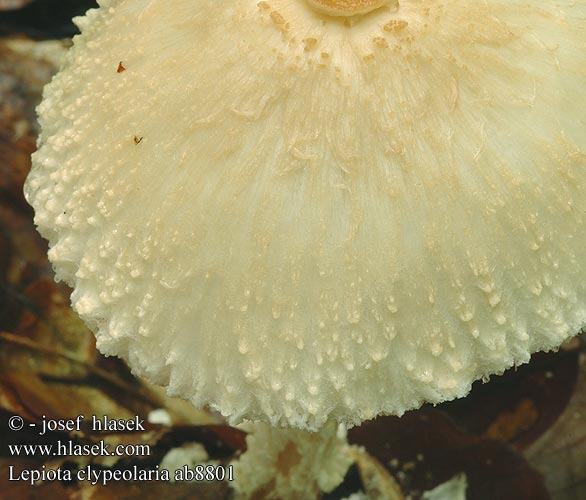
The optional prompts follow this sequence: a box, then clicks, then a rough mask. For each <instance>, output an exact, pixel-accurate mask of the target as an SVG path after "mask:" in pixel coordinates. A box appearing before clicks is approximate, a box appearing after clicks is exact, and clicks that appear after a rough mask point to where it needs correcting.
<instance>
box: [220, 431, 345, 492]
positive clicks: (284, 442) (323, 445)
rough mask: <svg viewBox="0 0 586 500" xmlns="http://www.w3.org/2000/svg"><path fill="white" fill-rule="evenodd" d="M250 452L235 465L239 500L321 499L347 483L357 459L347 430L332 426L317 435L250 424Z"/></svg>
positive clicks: (248, 442)
mask: <svg viewBox="0 0 586 500" xmlns="http://www.w3.org/2000/svg"><path fill="white" fill-rule="evenodd" d="M245 430H247V431H249V434H248V436H247V438H246V444H247V451H246V452H245V453H244V454H243V455H242V456H241V457H240V458H239V459H238V460H236V461H235V462H234V463H233V465H234V483H232V486H233V488H234V489H235V491H236V498H237V499H238V500H244V499H257V498H279V499H281V500H296V499H299V498H320V497H321V496H322V494H323V493H324V492H325V493H327V492H330V491H332V490H334V489H335V488H336V487H337V486H338V485H339V484H340V483H341V482H342V481H343V480H344V477H345V475H346V472H347V470H348V468H349V467H350V465H351V464H352V462H353V461H354V458H353V456H352V453H351V452H350V446H349V445H348V443H347V441H346V430H345V428H344V427H343V426H338V424H337V423H336V422H334V421H329V422H328V423H327V424H326V425H325V426H324V427H322V428H321V429H320V430H319V431H318V432H310V431H304V430H299V429H291V428H282V427H272V426H271V425H269V424H263V423H255V424H248V425H247V427H246V429H245Z"/></svg>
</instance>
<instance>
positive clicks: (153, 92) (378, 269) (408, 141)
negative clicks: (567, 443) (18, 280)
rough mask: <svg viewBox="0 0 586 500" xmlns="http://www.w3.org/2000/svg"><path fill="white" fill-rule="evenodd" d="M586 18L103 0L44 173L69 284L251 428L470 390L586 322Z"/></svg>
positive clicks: (61, 274) (124, 340)
mask: <svg viewBox="0 0 586 500" xmlns="http://www.w3.org/2000/svg"><path fill="white" fill-rule="evenodd" d="M313 3H316V1H313ZM326 3H328V2H326ZM329 3H330V4H336V2H335V1H334V2H331V1H330V2H329ZM342 3H344V2H342ZM374 3H376V2H374ZM585 16H586V1H584V0H578V1H575V0H572V1H569V0H556V1H553V0H543V1H540V2H526V1H520V0H488V1H484V2H478V1H477V0H454V1H451V2H444V1H440V0H430V1H426V2H421V1H414V0H413V1H410V0H404V1H402V2H401V3H400V4H398V3H397V2H389V3H388V4H387V5H384V6H383V7H381V8H374V10H372V11H370V12H368V13H367V14H364V15H355V16H349V17H348V16H327V15H324V14H323V13H320V12H319V11H318V10H316V9H314V8H312V6H311V2H308V1H306V0H266V1H261V2H256V1H254V0H224V1H221V2H219V1H217V0H172V1H171V0H151V1H147V0H102V1H101V7H100V8H99V9H94V10H91V11H89V12H88V13H87V15H86V16H85V17H83V18H78V19H77V20H76V21H77V23H78V25H79V26H80V28H81V30H82V34H81V35H80V36H77V37H76V38H75V40H74V46H73V48H72V49H71V51H70V52H69V54H68V59H67V62H66V64H65V65H64V67H63V69H62V70H61V72H60V73H59V74H57V75H56V76H55V78H54V79H53V81H52V82H51V83H50V84H49V85H48V86H47V88H46V90H45V95H44V100H43V102H42V104H41V105H40V106H39V115H40V122H41V126H42V133H41V136H40V138H39V150H38V152H37V153H36V154H35V155H34V157H33V168H32V171H31V174H30V176H29V178H28V180H27V184H26V186H25V193H26V196H27V199H28V200H29V202H30V203H31V204H32V205H33V207H34V208H35V212H36V216H35V221H36V224H37V225H38V228H39V231H40V232H41V233H42V234H43V235H44V236H45V237H46V238H47V239H48V240H49V243H50V247H51V249H50V252H49V256H50V259H51V261H52V263H53V265H54V268H55V271H56V275H57V278H58V279H61V280H65V281H66V282H67V283H69V284H70V285H71V286H72V287H73V288H74V291H73V294H72V304H73V307H74V308H75V310H76V311H77V312H78V313H79V315H80V316H81V318H83V320H84V321H85V322H86V323H87V324H88V325H89V326H90V328H91V329H92V330H93V331H94V332H95V334H96V337H97V345H98V347H99V349H100V350H101V351H102V352H104V353H105V354H109V355H117V356H121V357H123V358H124V359H126V360H127V361H128V363H129V364H130V366H131V367H132V369H133V371H134V372H135V373H137V374H139V375H142V376H145V377H147V378H149V379H151V380H152V381H154V382H156V383H159V384H165V385H168V387H169V392H170V393H171V394H173V395H179V396H182V397H184V398H187V399H190V400H191V401H192V402H193V403H194V404H195V405H196V406H202V405H205V404H209V405H210V406H211V407H213V408H215V409H217V410H219V411H220V412H221V413H222V414H223V415H225V416H226V417H227V418H228V419H229V421H230V422H231V423H237V422H241V421H243V420H258V421H265V422H269V423H271V424H273V425H290V426H295V427H299V428H308V429H317V428H319V427H320V426H322V425H323V424H324V422H325V421H326V420H327V419H336V420H338V421H340V422H343V423H345V424H348V425H355V424H358V423H360V422H361V421H363V420H365V419H369V418H372V417H374V416H376V415H379V414H395V415H400V414H402V413H403V412H405V411H406V410H409V409H412V408H416V407H418V406H420V405H421V404H422V403H424V402H432V403H438V402H441V401H445V400H449V399H452V398H456V397H462V396H464V395H466V394H467V393H468V392H469V390H470V386H471V384H472V382H474V381H475V380H477V379H480V378H483V377H487V376H489V375H491V374H495V373H501V372H502V371H503V370H505V369H506V368H508V367H511V366H513V365H517V364H520V363H525V362H527V361H528V360H529V358H530V355H531V354H532V353H533V352H536V351H539V350H550V349H554V348H556V347H557V346H559V345H560V344H561V343H562V342H563V341H564V340H565V339H567V338H568V337H570V336H572V335H574V334H576V333H577V332H578V331H579V330H580V329H581V328H582V327H583V326H584V325H585V324H586V279H585V271H586V231H585V229H586V226H585V220H586V196H585V195H584V193H585V192H586V156H585V154H584V149H585V146H586V133H585V130H586V122H585V120H586V99H585V98H584V97H585V89H586V64H585V63H586V56H585V54H586V52H585V49H586V30H585V25H584V17H585Z"/></svg>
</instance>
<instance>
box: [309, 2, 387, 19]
mask: <svg viewBox="0 0 586 500" xmlns="http://www.w3.org/2000/svg"><path fill="white" fill-rule="evenodd" d="M307 2H308V3H309V5H311V7H313V8H314V9H315V10H317V11H319V12H322V13H324V14H328V15H330V16H345V17H348V16H354V15H360V14H368V13H369V12H371V11H373V10H375V9H378V8H380V7H382V6H384V5H387V4H388V3H390V2H391V0H307Z"/></svg>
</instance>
